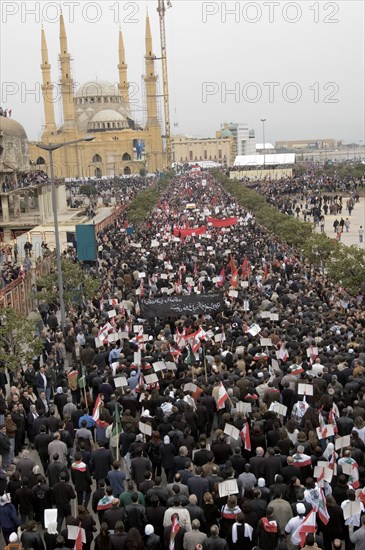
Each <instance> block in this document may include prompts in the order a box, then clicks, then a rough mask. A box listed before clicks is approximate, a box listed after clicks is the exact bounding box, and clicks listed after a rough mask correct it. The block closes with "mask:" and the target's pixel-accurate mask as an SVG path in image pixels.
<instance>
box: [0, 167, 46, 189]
mask: <svg viewBox="0 0 365 550" xmlns="http://www.w3.org/2000/svg"><path fill="white" fill-rule="evenodd" d="M48 182H49V178H48V175H47V173H46V172H44V170H32V171H30V172H24V173H20V174H17V175H16V177H11V176H6V177H5V180H4V182H3V185H2V187H3V193H9V192H10V191H15V190H16V189H20V188H22V187H30V186H35V185H39V184H40V183H48Z"/></svg>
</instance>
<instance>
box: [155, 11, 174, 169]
mask: <svg viewBox="0 0 365 550" xmlns="http://www.w3.org/2000/svg"><path fill="white" fill-rule="evenodd" d="M167 8H172V4H171V1H170V0H167V2H166V4H165V0H158V8H157V11H158V15H159V18H160V39H161V60H162V78H163V101H164V117H165V139H166V164H167V167H168V168H171V165H172V152H171V127H170V106H169V77H168V71H167V47H166V27H165V14H166V9H167Z"/></svg>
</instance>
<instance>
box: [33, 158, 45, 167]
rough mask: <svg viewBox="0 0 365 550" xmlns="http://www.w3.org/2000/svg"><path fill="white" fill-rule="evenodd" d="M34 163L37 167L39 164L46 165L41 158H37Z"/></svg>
mask: <svg viewBox="0 0 365 550" xmlns="http://www.w3.org/2000/svg"><path fill="white" fill-rule="evenodd" d="M35 163H36V165H37V166H39V165H40V164H46V161H45V160H44V158H43V157H38V158H37V160H36V161H35Z"/></svg>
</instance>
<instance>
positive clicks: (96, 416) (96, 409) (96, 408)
mask: <svg viewBox="0 0 365 550" xmlns="http://www.w3.org/2000/svg"><path fill="white" fill-rule="evenodd" d="M100 405H101V398H100V393H99V394H98V396H97V398H96V401H95V405H94V409H93V419H94V420H95V422H96V421H97V420H99V417H100Z"/></svg>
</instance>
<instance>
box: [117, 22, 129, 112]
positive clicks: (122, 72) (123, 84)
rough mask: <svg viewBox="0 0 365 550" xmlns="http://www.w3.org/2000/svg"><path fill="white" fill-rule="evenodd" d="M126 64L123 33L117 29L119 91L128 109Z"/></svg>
mask: <svg viewBox="0 0 365 550" xmlns="http://www.w3.org/2000/svg"><path fill="white" fill-rule="evenodd" d="M127 69H128V65H127V64H126V62H125V50H124V41H123V33H122V31H121V30H120V29H119V65H118V70H119V86H118V88H119V93H120V95H121V96H122V98H123V102H124V105H125V107H126V109H128V110H129V84H128V77H127Z"/></svg>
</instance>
